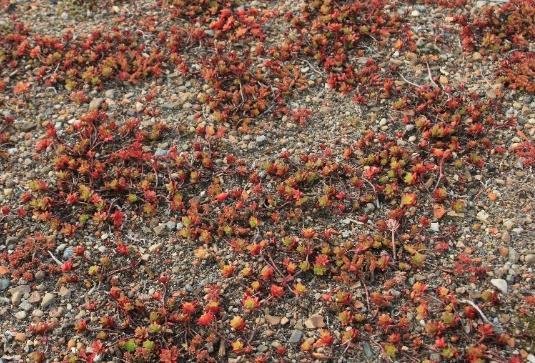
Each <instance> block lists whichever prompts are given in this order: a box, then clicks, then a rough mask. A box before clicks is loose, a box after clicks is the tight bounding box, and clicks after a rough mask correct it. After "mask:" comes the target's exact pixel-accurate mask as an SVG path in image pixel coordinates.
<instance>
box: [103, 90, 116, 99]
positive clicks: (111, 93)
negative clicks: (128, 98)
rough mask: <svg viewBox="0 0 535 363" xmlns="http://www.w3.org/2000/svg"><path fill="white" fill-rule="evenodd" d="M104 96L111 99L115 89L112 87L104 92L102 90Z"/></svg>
mask: <svg viewBox="0 0 535 363" xmlns="http://www.w3.org/2000/svg"><path fill="white" fill-rule="evenodd" d="M104 96H106V98H109V99H113V98H114V97H115V90H114V89H109V90H107V91H106V92H104Z"/></svg>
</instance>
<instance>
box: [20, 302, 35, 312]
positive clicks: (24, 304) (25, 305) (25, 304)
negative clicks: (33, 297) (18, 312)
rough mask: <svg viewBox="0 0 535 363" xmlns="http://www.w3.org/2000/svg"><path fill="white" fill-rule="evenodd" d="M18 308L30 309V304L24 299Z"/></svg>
mask: <svg viewBox="0 0 535 363" xmlns="http://www.w3.org/2000/svg"><path fill="white" fill-rule="evenodd" d="M19 308H21V309H22V310H24V311H30V310H32V304H30V303H29V302H28V300H24V301H23V302H21V303H20V305H19Z"/></svg>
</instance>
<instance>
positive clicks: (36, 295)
mask: <svg viewBox="0 0 535 363" xmlns="http://www.w3.org/2000/svg"><path fill="white" fill-rule="evenodd" d="M40 301H41V294H39V292H38V291H34V292H32V293H31V294H30V297H29V298H28V302H30V303H31V304H37V303H39V302H40Z"/></svg>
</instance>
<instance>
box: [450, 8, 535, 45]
mask: <svg viewBox="0 0 535 363" xmlns="http://www.w3.org/2000/svg"><path fill="white" fill-rule="evenodd" d="M456 21H457V23H459V24H460V25H461V26H462V31H461V38H462V39H461V41H462V45H463V47H464V48H465V49H467V50H473V49H477V50H480V51H490V52H506V51H509V50H512V49H527V48H528V46H529V43H530V42H533V40H535V30H533V29H535V3H534V2H533V1H532V0H510V1H508V2H506V3H503V4H499V5H492V6H486V7H483V8H481V9H478V11H477V12H476V14H475V16H474V17H473V18H470V17H468V16H458V17H457V18H456Z"/></svg>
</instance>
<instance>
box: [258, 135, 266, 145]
mask: <svg viewBox="0 0 535 363" xmlns="http://www.w3.org/2000/svg"><path fill="white" fill-rule="evenodd" d="M266 140H267V137H265V136H264V135H260V136H257V137H256V139H255V141H256V143H257V144H263V143H264V142H266Z"/></svg>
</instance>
